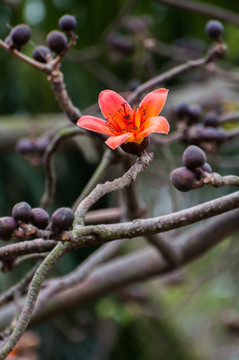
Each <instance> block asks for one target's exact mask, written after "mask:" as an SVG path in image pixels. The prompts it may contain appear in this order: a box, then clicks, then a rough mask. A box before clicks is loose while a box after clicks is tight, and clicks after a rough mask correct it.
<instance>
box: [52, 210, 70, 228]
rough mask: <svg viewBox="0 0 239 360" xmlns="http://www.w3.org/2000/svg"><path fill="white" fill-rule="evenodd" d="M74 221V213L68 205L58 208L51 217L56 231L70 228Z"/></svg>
mask: <svg viewBox="0 0 239 360" xmlns="http://www.w3.org/2000/svg"><path fill="white" fill-rule="evenodd" d="M73 221H74V213H73V211H72V210H71V209H70V208H68V207H62V208H59V209H57V210H56V211H55V212H54V213H53V214H52V217H51V223H52V229H53V230H54V231H56V232H62V231H65V230H69V229H70V228H71V226H72V224H73Z"/></svg>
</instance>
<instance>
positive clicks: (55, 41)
mask: <svg viewBox="0 0 239 360" xmlns="http://www.w3.org/2000/svg"><path fill="white" fill-rule="evenodd" d="M46 42H47V45H48V47H49V48H50V49H51V51H54V52H55V53H57V54H61V53H62V52H63V51H64V50H65V49H66V47H67V38H66V35H65V34H64V33H62V32H61V31H58V30H52V31H51V32H50V33H49V34H48V35H47V38H46Z"/></svg>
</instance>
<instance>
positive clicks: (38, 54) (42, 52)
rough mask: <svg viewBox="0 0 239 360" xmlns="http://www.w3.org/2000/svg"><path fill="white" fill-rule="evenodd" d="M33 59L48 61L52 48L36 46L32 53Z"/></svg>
mask: <svg viewBox="0 0 239 360" xmlns="http://www.w3.org/2000/svg"><path fill="white" fill-rule="evenodd" d="M32 56H33V59H35V60H36V61H39V62H41V63H46V62H47V58H51V56H52V54H51V50H50V49H48V47H46V46H43V45H39V46H36V47H35V49H34V50H33V53H32Z"/></svg>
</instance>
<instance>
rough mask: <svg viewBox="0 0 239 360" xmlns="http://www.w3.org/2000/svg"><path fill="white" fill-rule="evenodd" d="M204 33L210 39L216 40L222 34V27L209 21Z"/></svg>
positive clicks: (218, 23)
mask: <svg viewBox="0 0 239 360" xmlns="http://www.w3.org/2000/svg"><path fill="white" fill-rule="evenodd" d="M205 31H206V34H207V36H209V37H210V38H212V39H216V40H217V39H218V38H219V37H220V36H221V35H222V33H223V31H224V27H223V25H222V23H221V22H220V21H218V20H210V21H208V23H207V24H206V28H205Z"/></svg>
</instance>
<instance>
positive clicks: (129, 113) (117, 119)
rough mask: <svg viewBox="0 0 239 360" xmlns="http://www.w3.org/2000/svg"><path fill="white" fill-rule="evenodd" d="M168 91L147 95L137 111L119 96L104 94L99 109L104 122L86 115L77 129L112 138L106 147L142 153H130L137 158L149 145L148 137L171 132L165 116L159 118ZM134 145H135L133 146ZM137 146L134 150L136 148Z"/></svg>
mask: <svg viewBox="0 0 239 360" xmlns="http://www.w3.org/2000/svg"><path fill="white" fill-rule="evenodd" d="M167 94H168V90H166V89H157V90H154V91H152V92H150V93H149V94H147V95H146V96H145V97H144V98H143V100H142V101H141V103H140V104H139V106H138V109H136V106H133V108H132V107H131V106H130V105H129V104H128V103H127V101H126V100H125V99H124V98H123V97H122V96H121V95H119V94H118V93H116V92H115V91H112V90H104V91H102V92H101V93H100V95H99V106H100V109H101V112H102V114H103V116H104V117H105V119H106V121H105V120H102V119H100V118H97V117H95V116H90V115H85V116H82V117H81V118H80V119H79V120H78V121H77V125H78V126H79V127H81V128H83V129H87V130H91V131H95V132H98V133H101V134H106V135H110V137H109V138H108V139H107V140H106V142H105V143H106V145H108V146H109V147H110V148H111V149H113V150H114V149H116V148H117V147H118V146H120V145H121V146H122V148H123V149H124V150H125V148H126V146H125V145H128V147H130V145H131V148H132V145H133V148H134V149H135V146H136V148H137V145H138V148H139V150H137V151H136V152H135V150H133V152H132V151H127V150H125V151H126V152H131V153H134V154H137V153H139V152H142V151H143V150H144V149H145V148H146V147H147V145H148V143H149V141H147V140H148V138H147V137H148V135H149V134H151V133H154V132H156V133H164V134H168V132H169V123H168V121H167V120H166V119H165V118H164V117H163V116H158V114H159V113H160V112H161V110H162V108H163V106H164V104H165V102H166V99H167ZM132 143H133V144H132ZM134 145H135V146H134Z"/></svg>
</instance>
